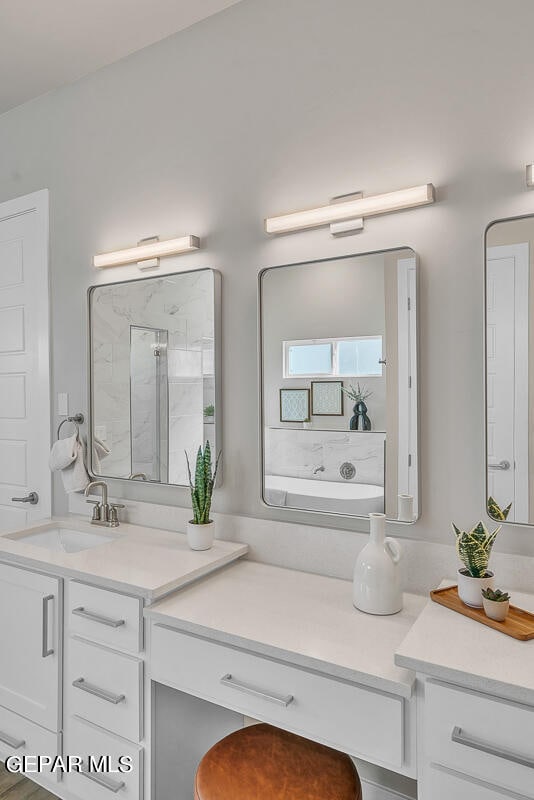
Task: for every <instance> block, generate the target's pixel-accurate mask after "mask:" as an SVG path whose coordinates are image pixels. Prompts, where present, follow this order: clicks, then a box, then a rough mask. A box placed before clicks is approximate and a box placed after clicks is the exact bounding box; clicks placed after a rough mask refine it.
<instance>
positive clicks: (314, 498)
mask: <svg viewBox="0 0 534 800" xmlns="http://www.w3.org/2000/svg"><path fill="white" fill-rule="evenodd" d="M265 502H266V503H267V504H268V505H270V506H280V507H286V508H302V509H308V510H310V511H325V512H327V513H329V514H350V515H352V514H355V515H358V516H359V515H365V514H370V513H372V512H378V513H383V512H384V487H383V486H375V485H373V484H370V483H349V482H343V483H341V482H338V481H315V480H311V479H310V478H291V477H286V476H284V475H266V476H265Z"/></svg>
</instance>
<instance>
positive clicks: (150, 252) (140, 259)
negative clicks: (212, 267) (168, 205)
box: [93, 236, 200, 269]
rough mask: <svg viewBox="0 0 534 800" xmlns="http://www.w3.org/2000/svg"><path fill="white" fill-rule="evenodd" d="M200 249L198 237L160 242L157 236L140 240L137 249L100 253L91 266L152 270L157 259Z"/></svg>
mask: <svg viewBox="0 0 534 800" xmlns="http://www.w3.org/2000/svg"><path fill="white" fill-rule="evenodd" d="M199 247H200V239H199V238H198V236H181V237H179V238H178V239H166V240H165V241H163V242H160V240H159V237H158V236H153V237H151V238H150V239H141V241H140V242H139V243H138V245H137V247H128V248H126V250H115V251H113V252H112V253H101V254H100V255H96V256H94V257H93V266H95V267H96V268H97V269H104V268H105V267H118V266H120V265H122V264H135V263H137V265H138V266H139V269H154V268H156V267H158V266H159V259H160V258H164V257H165V256H175V255H179V254H181V253H191V252H192V251H193V250H198V249H199Z"/></svg>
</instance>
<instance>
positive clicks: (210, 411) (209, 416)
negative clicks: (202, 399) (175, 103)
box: [204, 403, 215, 422]
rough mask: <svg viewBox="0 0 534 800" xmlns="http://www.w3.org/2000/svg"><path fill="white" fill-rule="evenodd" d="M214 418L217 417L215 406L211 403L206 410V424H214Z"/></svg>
mask: <svg viewBox="0 0 534 800" xmlns="http://www.w3.org/2000/svg"><path fill="white" fill-rule="evenodd" d="M214 417H215V406H214V405H213V403H210V404H209V405H207V406H205V408H204V420H205V421H206V422H213V418H214Z"/></svg>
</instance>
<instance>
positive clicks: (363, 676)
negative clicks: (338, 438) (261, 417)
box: [0, 517, 534, 800]
mask: <svg viewBox="0 0 534 800" xmlns="http://www.w3.org/2000/svg"><path fill="white" fill-rule="evenodd" d="M61 531H64V532H65V533H66V534H69V532H70V538H68V539H67V540H68V542H69V547H70V548H71V552H68V553H65V552H59V551H56V552H54V550H53V545H52V544H51V541H53V540H54V537H55V536H60V535H61ZM76 533H78V535H79V536H80V537H81V539H80V540H79V541H78V540H76V537H75V534H76ZM92 533H94V527H93V529H92V530H91V526H90V525H89V524H88V523H84V522H81V521H79V520H77V519H76V518H75V517H72V518H69V519H68V520H60V521H56V522H54V523H48V524H41V525H36V526H33V528H31V529H27V530H25V531H21V532H18V533H14V534H8V535H4V536H3V537H2V538H1V539H0V562H1V563H0V593H1V597H2V601H3V602H2V603H1V605H0V608H1V611H0V629H1V631H2V634H3V636H4V640H9V641H11V642H19V645H18V646H17V647H16V648H14V649H13V650H12V652H11V653H10V658H9V659H7V658H6V659H3V660H2V664H1V666H0V756H1V758H2V759H5V758H6V757H8V756H10V755H19V756H20V755H35V754H40V755H50V756H51V757H53V756H55V755H63V756H66V755H83V757H84V758H86V757H87V756H88V755H89V754H92V755H96V756H100V755H109V756H110V757H111V762H110V770H109V771H108V772H106V771H104V772H103V773H93V774H91V776H90V777H89V776H88V775H87V774H82V773H70V774H66V775H61V774H60V773H59V772H56V773H51V772H50V771H48V772H44V773H41V774H40V775H37V774H32V773H31V772H28V775H29V777H31V778H32V779H34V780H36V781H37V782H39V783H41V784H42V785H44V786H46V787H47V788H49V789H50V790H51V791H52V792H53V793H55V794H57V795H58V796H59V797H62V798H65V800H75V799H77V800H99V799H100V798H106V797H110V795H112V794H116V795H117V796H119V797H121V796H122V797H124V798H128V800H142V799H144V800H149V799H151V800H163V798H168V797H169V792H170V790H171V789H172V791H173V792H174V796H176V797H177V798H178V800H182V798H183V800H188V798H190V797H191V786H192V781H193V776H194V771H195V768H196V765H197V763H198V761H199V760H200V758H201V757H202V755H203V753H204V752H206V750H207V749H209V747H210V746H211V745H212V744H213V743H214V742H215V741H216V740H217V739H220V738H221V737H222V736H224V735H225V734H227V733H229V732H231V731H232V730H236V729H237V728H239V727H241V726H242V725H243V724H244V721H246V720H247V719H249V718H252V719H253V720H261V721H265V722H269V723H271V724H273V725H277V726H279V727H282V728H285V729H287V730H289V731H292V732H294V733H297V734H300V735H303V736H306V737H308V738H310V739H313V740H315V741H318V742H321V743H324V744H327V745H330V746H332V747H334V748H337V749H340V750H342V751H344V752H347V753H349V754H350V755H352V756H353V757H355V758H356V759H357V760H359V761H363V762H366V763H367V764H368V765H375V766H376V767H378V768H380V769H382V770H387V772H388V773H389V774H391V773H396V774H397V775H400V776H404V777H405V778H412V779H415V780H417V785H418V797H419V800H442V799H443V800H449V798H450V797H451V796H454V797H455V798H459V800H473V799H474V800H478V798H481V800H482V798H483V799H484V800H486V799H488V800H505V798H506V800H509V798H511V797H512V798H516V800H517V798H529V799H531V798H534V781H533V779H532V776H533V770H534V751H533V748H532V745H531V742H532V740H533V734H534V679H533V677H532V675H533V674H534V670H533V669H532V667H533V665H534V661H533V659H534V649H533V648H534V644H533V643H532V642H527V643H522V642H516V641H515V640H512V639H508V638H507V637H504V636H502V635H500V634H498V633H497V632H495V631H493V630H491V629H488V628H484V627H483V626H480V625H477V623H475V622H473V621H472V620H469V619H467V618H464V617H461V616H459V615H457V614H454V613H452V612H450V611H449V610H447V609H444V608H442V607H440V606H437V605H435V604H433V603H431V602H429V601H427V599H426V598H425V597H422V596H419V595H414V594H405V604H404V609H403V611H402V612H401V613H399V614H397V615H393V616H389V617H375V616H370V615H366V614H363V613H361V612H358V611H356V610H355V609H354V608H353V606H352V587H351V583H350V582H348V581H344V580H340V579H336V578H329V577H324V576H320V575H312V574H308V573H304V572H298V571H295V570H290V569H282V568H279V567H274V566H268V565H265V564H260V563H254V562H250V561H236V559H239V558H240V557H241V556H243V555H244V554H245V553H246V550H247V548H246V546H245V545H239V544H232V543H230V542H221V541H217V542H216V545H215V547H214V548H213V549H212V550H210V551H205V552H198V553H193V552H192V551H190V550H189V549H188V548H187V545H186V543H185V537H183V536H181V535H179V534H176V533H171V532H166V531H160V530H157V529H146V528H142V527H141V526H134V525H123V526H121V527H120V528H119V529H118V530H117V531H115V532H114V534H113V536H114V537H115V538H114V539H113V540H112V541H110V542H109V543H107V544H104V545H102V543H100V544H98V545H94V546H90V547H87V549H85V550H83V549H79V550H78V551H77V552H76V551H72V548H75V547H81V546H82V545H83V544H84V543H87V541H89V540H87V539H86V538H85V537H86V536H88V535H91V534H92ZM103 535H105V534H103ZM38 542H40V543H41V544H39V543H38ZM42 542H46V546H41V545H42ZM104 555H105V556H106V557H105V558H103V556H104ZM517 602H519V603H520V604H521V605H522V606H524V607H526V608H530V609H531V610H534V598H533V597H531V596H517ZM21 631H24V636H21ZM120 756H123V757H124V756H128V757H129V758H130V759H131V763H132V766H133V768H132V770H131V771H130V772H124V773H120V772H117V771H116V764H117V760H118V758H119V757H120ZM385 774H386V773H385ZM364 777H365V776H364ZM366 786H367V791H368V793H369V794H368V796H369V797H373V798H374V797H381V798H382V797H385V798H388V797H390V795H389V794H388V793H387V792H386V791H385V790H384V791H382V790H380V789H377V787H373V786H372V785H371V784H366V783H365V779H364V788H365V787H366ZM377 792H378V794H377ZM364 797H365V794H364Z"/></svg>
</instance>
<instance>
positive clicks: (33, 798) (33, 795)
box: [0, 763, 57, 800]
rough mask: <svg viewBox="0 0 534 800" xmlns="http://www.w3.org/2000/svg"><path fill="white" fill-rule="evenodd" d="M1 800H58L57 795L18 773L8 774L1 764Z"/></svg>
mask: <svg viewBox="0 0 534 800" xmlns="http://www.w3.org/2000/svg"><path fill="white" fill-rule="evenodd" d="M0 800H57V798H56V795H55V794H50V792H47V791H46V789H43V788H42V787H41V786H38V785H37V784H36V783H34V782H33V781H30V780H28V778H24V777H23V776H22V775H18V774H17V773H11V772H7V770H6V768H5V767H4V765H3V764H1V763H0Z"/></svg>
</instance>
